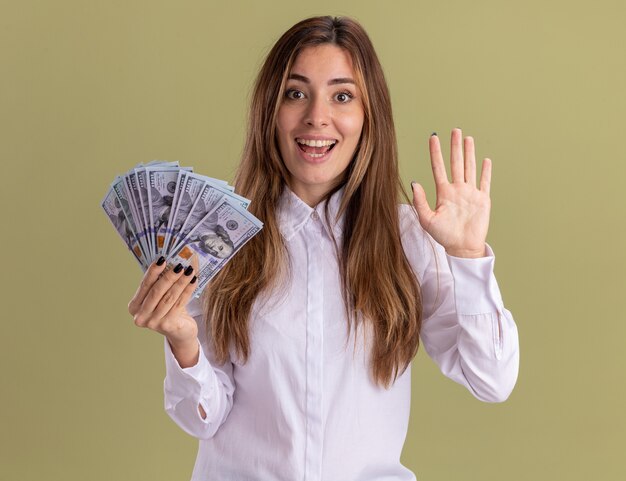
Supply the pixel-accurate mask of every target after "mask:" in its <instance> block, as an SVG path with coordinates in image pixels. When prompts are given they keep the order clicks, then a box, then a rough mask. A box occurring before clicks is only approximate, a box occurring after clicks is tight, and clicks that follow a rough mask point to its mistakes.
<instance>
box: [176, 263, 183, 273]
mask: <svg viewBox="0 0 626 481" xmlns="http://www.w3.org/2000/svg"><path fill="white" fill-rule="evenodd" d="M182 270H183V265H182V264H178V265H177V266H176V267H174V274H178V273H179V272H180V271H182Z"/></svg>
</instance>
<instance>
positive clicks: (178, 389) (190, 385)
mask: <svg viewBox="0 0 626 481" xmlns="http://www.w3.org/2000/svg"><path fill="white" fill-rule="evenodd" d="M163 339H164V344H165V389H167V390H168V391H169V392H171V393H175V394H177V395H178V396H180V398H181V399H182V398H185V397H188V396H200V397H201V398H206V397H209V395H210V394H211V393H212V392H213V391H214V389H215V382H216V378H215V372H214V371H213V368H212V367H211V364H210V363H209V361H208V360H207V358H206V356H205V355H204V351H203V349H202V345H201V344H200V340H197V342H198V348H199V349H200V353H199V356H198V362H197V363H196V364H195V365H194V366H191V367H186V368H182V367H180V364H178V361H177V360H176V357H174V353H173V352H172V348H171V346H170V343H169V342H168V340H167V338H165V337H164V338H163Z"/></svg>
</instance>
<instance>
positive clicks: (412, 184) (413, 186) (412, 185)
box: [411, 180, 417, 189]
mask: <svg viewBox="0 0 626 481" xmlns="http://www.w3.org/2000/svg"><path fill="white" fill-rule="evenodd" d="M415 184H417V182H415V181H414V180H412V181H411V189H414V188H415Z"/></svg>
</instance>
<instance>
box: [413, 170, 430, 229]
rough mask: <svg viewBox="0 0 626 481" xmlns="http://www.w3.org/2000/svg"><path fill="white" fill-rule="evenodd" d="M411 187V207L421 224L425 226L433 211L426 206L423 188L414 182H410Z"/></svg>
mask: <svg viewBox="0 0 626 481" xmlns="http://www.w3.org/2000/svg"><path fill="white" fill-rule="evenodd" d="M411 187H412V188H413V205H414V206H415V210H416V211H417V215H418V216H419V218H420V221H421V222H423V223H426V224H427V223H428V222H429V220H430V218H431V217H432V215H433V211H432V210H431V209H430V206H429V205H428V200H426V192H424V188H423V187H422V186H421V185H420V184H418V183H417V182H415V181H413V182H411Z"/></svg>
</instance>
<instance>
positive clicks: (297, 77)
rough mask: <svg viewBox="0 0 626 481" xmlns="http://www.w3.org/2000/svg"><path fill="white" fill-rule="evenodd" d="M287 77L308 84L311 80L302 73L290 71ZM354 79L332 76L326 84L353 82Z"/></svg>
mask: <svg viewBox="0 0 626 481" xmlns="http://www.w3.org/2000/svg"><path fill="white" fill-rule="evenodd" d="M288 79H290V80H300V81H301V82H304V83H305V84H310V83H311V80H309V78H308V77H305V76H304V75H300V74H298V73H292V74H290V75H289V77H288ZM354 83H355V82H354V80H353V79H351V78H349V77H342V78H334V79H331V80H329V81H328V85H337V84H354Z"/></svg>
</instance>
